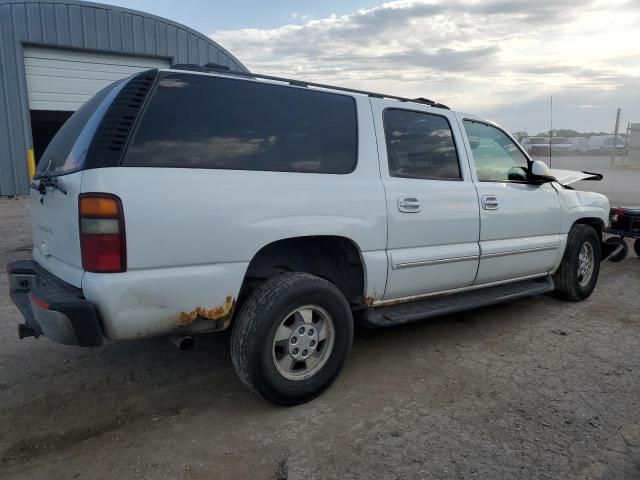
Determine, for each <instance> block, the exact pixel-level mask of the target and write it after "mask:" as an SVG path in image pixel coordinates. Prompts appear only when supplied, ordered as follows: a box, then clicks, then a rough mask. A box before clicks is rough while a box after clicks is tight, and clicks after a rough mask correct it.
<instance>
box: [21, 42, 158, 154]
mask: <svg viewBox="0 0 640 480" xmlns="http://www.w3.org/2000/svg"><path fill="white" fill-rule="evenodd" d="M169 65H170V62H169V59H168V58H157V57H140V56H133V55H119V54H114V53H99V52H94V51H85V50H67V49H61V48H47V47H39V46H38V47H36V46H25V47H24V67H25V74H26V79H27V95H28V98H29V113H30V115H31V133H32V135H33V150H34V156H35V160H36V164H37V163H38V161H39V160H40V158H42V154H43V153H44V151H45V149H46V148H47V145H49V142H50V141H51V139H52V138H53V136H54V135H55V134H56V133H57V132H58V130H60V127H62V125H63V124H64V122H65V121H67V119H68V118H69V117H70V116H71V115H72V114H73V112H75V111H76V110H77V109H78V108H80V107H81V106H82V105H83V104H84V103H85V102H86V101H87V100H89V99H90V98H91V97H92V96H93V95H95V94H96V93H97V92H99V91H100V90H102V89H103V88H104V87H106V86H107V85H110V84H111V83H113V82H115V81H117V80H120V79H121V78H126V77H128V76H130V75H133V74H135V73H138V72H141V71H143V70H147V69H150V68H168V67H169Z"/></svg>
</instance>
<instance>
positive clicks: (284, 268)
mask: <svg viewBox="0 0 640 480" xmlns="http://www.w3.org/2000/svg"><path fill="white" fill-rule="evenodd" d="M284 272H305V273H309V274H312V275H316V276H318V277H321V278H324V279H325V280H328V281H329V282H331V283H333V284H334V285H335V286H336V287H337V288H338V289H339V290H340V291H341V292H342V293H343V295H344V296H345V298H346V299H347V301H348V302H349V304H350V305H351V307H352V308H353V309H358V308H360V307H364V306H365V289H366V266H365V261H364V258H363V255H362V250H361V248H360V247H359V245H358V244H357V243H356V242H355V241H353V240H352V239H350V238H348V237H344V236H338V235H310V236H297V237H288V238H282V239H279V240H275V241H273V242H271V243H268V244H267V245H264V246H263V247H262V248H260V249H259V250H258V251H257V252H256V253H255V254H254V256H253V257H252V259H251V261H250V262H249V265H248V267H247V270H246V272H245V275H244V279H243V281H242V286H241V288H240V292H239V295H238V307H240V306H241V305H242V303H243V301H244V300H245V299H246V298H247V297H248V296H249V294H250V293H251V292H252V291H253V290H254V289H255V288H256V286H257V285H259V284H260V283H261V282H263V281H265V280H266V279H268V278H270V277H272V276H273V275H277V274H279V273H284ZM236 311H239V308H237V309H236Z"/></svg>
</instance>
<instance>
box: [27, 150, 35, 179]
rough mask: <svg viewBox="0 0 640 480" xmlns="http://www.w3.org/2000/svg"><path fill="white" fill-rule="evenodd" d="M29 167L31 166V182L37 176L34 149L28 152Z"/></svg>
mask: <svg viewBox="0 0 640 480" xmlns="http://www.w3.org/2000/svg"><path fill="white" fill-rule="evenodd" d="M27 165H29V181H31V180H33V176H34V175H35V174H36V157H35V155H34V154H33V148H30V149H28V150H27Z"/></svg>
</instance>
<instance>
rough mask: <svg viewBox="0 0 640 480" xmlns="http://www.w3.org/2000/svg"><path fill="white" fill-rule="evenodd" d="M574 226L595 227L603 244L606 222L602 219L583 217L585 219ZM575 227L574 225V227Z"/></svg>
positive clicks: (579, 220)
mask: <svg viewBox="0 0 640 480" xmlns="http://www.w3.org/2000/svg"><path fill="white" fill-rule="evenodd" d="M573 225H588V226H590V227H593V229H594V230H595V231H596V233H597V234H598V237H599V238H600V241H601V242H602V232H603V230H604V227H605V225H604V221H603V220H602V219H601V218H598V217H583V218H579V219H577V220H576V221H575V222H573ZM573 225H572V227H573Z"/></svg>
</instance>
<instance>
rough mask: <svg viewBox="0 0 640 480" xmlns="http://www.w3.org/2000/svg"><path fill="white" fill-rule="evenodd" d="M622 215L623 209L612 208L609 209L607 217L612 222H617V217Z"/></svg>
mask: <svg viewBox="0 0 640 480" xmlns="http://www.w3.org/2000/svg"><path fill="white" fill-rule="evenodd" d="M623 215H624V209H622V208H612V209H611V210H610V211H609V219H610V220H611V221H612V222H614V223H615V222H617V221H618V219H619V218H620V217H622V216H623Z"/></svg>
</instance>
